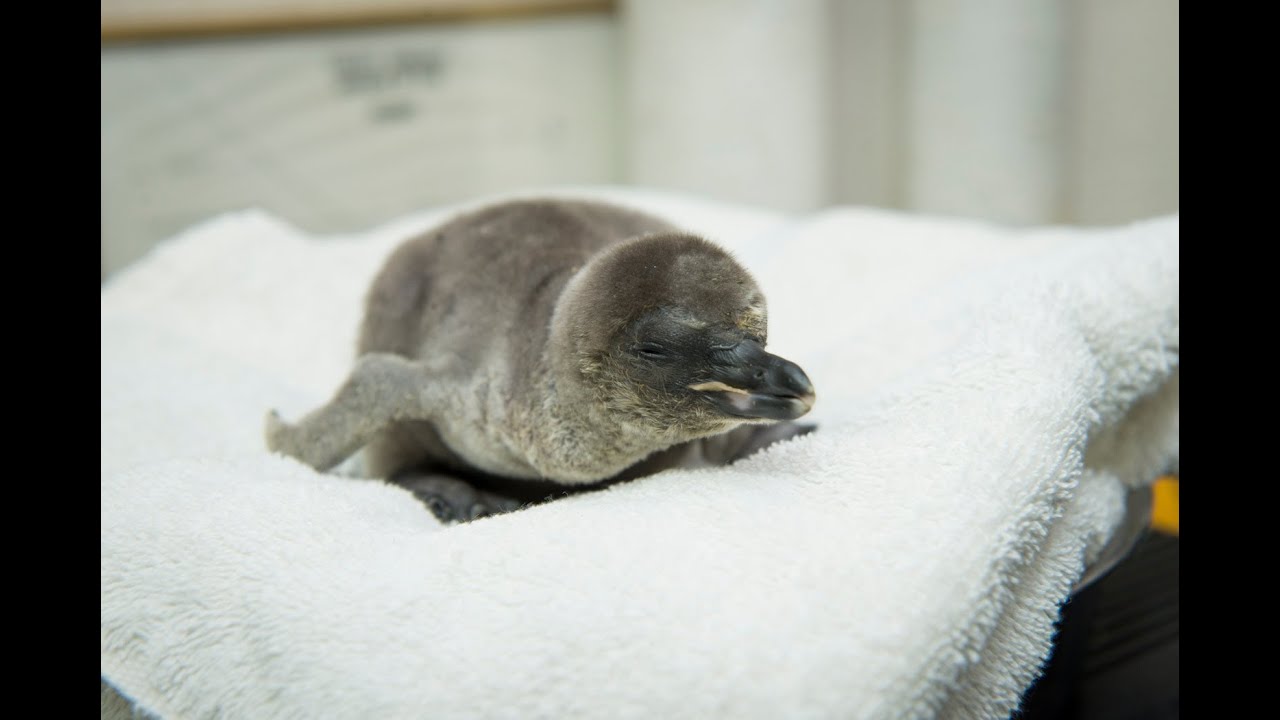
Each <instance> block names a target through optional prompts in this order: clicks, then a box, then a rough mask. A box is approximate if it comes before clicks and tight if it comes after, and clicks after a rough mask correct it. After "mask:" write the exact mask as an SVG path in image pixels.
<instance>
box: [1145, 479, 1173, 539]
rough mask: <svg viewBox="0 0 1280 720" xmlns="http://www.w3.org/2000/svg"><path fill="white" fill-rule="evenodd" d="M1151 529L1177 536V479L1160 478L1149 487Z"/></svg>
mask: <svg viewBox="0 0 1280 720" xmlns="http://www.w3.org/2000/svg"><path fill="white" fill-rule="evenodd" d="M1151 527H1152V529H1154V530H1159V531H1160V532H1163V533H1168V534H1170V535H1177V534H1178V478H1176V477H1172V476H1166V477H1162V478H1160V479H1158V480H1156V481H1155V484H1154V485H1152V486H1151Z"/></svg>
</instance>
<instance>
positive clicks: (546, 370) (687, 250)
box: [267, 200, 814, 514]
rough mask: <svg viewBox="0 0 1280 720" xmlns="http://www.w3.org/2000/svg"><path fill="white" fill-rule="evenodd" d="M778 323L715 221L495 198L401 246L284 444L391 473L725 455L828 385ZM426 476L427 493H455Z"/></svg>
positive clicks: (756, 442)
mask: <svg viewBox="0 0 1280 720" xmlns="http://www.w3.org/2000/svg"><path fill="white" fill-rule="evenodd" d="M765 332H766V312H765V301H764V297H763V295H762V294H761V293H760V290H759V288H757V286H756V284H755V281H754V280H753V279H752V278H751V276H750V275H749V274H748V273H747V272H746V271H745V270H744V269H743V268H742V267H741V266H740V265H739V264H738V263H737V262H736V261H734V259H733V258H732V257H731V256H730V255H729V254H728V253H726V252H725V251H724V250H722V249H721V248H719V247H718V246H716V245H715V244H713V243H711V242H709V241H707V240H704V239H702V238H699V237H696V236H694V235H690V234H688V233H685V232H682V231H681V230H679V229H678V228H676V227H673V226H672V225H670V224H669V223H667V222H665V221H663V220H660V219H658V218H655V217H650V216H648V215H645V214H642V213H639V212H635V211H632V210H627V209H624V208H619V207H614V206H611V205H606V204H603V203H595V202H584V201H561V200H539V201H516V202H506V203H502V204H497V205H493V206H490V207H486V208H483V209H480V210H477V211H474V212H470V213H467V214H464V215H462V216H460V217H457V218H455V219H454V220H452V221H450V222H448V223H446V224H444V225H443V226H440V227H438V228H436V229H434V230H431V231H429V232H427V233H425V234H423V235H420V236H418V237H415V238H413V239H410V240H409V241H408V242H406V243H404V244H403V245H402V246H401V247H400V248H399V249H397V250H396V251H395V252H394V253H393V254H392V255H391V257H390V258H389V260H388V261H387V263H386V265H385V266H384V267H383V269H382V271H381V272H380V273H379V275H378V276H377V278H376V279H375V280H374V283H373V286H372V288H371V289H370V292H369V294H368V297H367V302H366V312H365V319H364V324H363V327H362V328H361V333H360V340H359V353H358V359H357V361H356V365H355V368H354V370H353V371H352V373H351V375H350V377H349V378H348V379H347V381H346V382H345V383H344V384H343V386H342V387H341V388H339V390H338V392H337V394H336V395H335V396H334V398H333V399H332V400H331V401H330V402H329V403H328V404H327V405H325V406H323V407H321V408H319V409H317V410H315V411H313V412H311V413H309V414H308V415H307V416H305V417H304V418H302V419H301V420H299V421H298V422H297V423H296V424H292V425H291V424H288V423H286V422H284V421H282V420H281V419H280V418H279V416H278V415H276V413H274V412H272V413H270V414H269V415H268V419H267V444H268V446H269V447H270V448H271V449H273V450H278V451H281V452H284V453H286V454H289V455H291V456H293V457H296V458H298V459H300V460H302V461H304V462H306V463H308V464H310V465H311V466H313V467H315V468H317V469H320V470H326V469H329V468H331V467H333V466H335V465H337V464H338V463H340V462H341V461H342V460H344V459H345V458H346V457H348V456H349V455H351V454H352V453H354V452H356V451H357V450H359V449H360V448H361V447H364V449H365V469H366V471H367V472H368V473H369V474H371V475H373V476H375V477H384V478H389V477H396V476H398V477H401V478H403V477H406V475H405V473H406V472H410V471H414V470H415V469H420V468H424V467H426V468H431V469H433V470H442V471H445V472H453V473H457V474H463V475H476V474H479V475H483V476H491V477H496V478H504V479H507V480H515V481H525V482H529V483H537V482H546V481H549V482H551V483H554V484H558V485H585V484H591V483H597V482H600V481H605V480H609V479H616V478H622V477H631V476H635V475H638V474H645V473H647V472H653V471H656V470H659V469H662V467H666V466H670V465H672V464H684V465H687V464H690V463H715V462H724V461H727V460H729V459H733V458H734V457H739V456H741V455H743V454H745V452H749V451H750V450H754V449H756V448H757V447H759V446H760V445H762V444H764V443H766V442H768V441H771V440H773V439H777V438H778V437H786V436H788V435H790V434H794V431H793V430H792V431H787V430H779V429H777V428H771V429H768V430H767V432H762V431H761V429H760V428H759V427H758V426H759V425H760V424H762V423H777V422H778V421H787V420H791V419H794V418H796V417H799V416H800V415H803V414H804V413H805V412H807V411H808V410H809V408H810V407H811V406H812V404H813V398H814V394H813V387H812V385H811V384H810V382H809V380H808V378H807V377H806V376H805V374H804V372H803V371H801V370H800V368H799V367H797V366H796V365H794V364H793V363H790V362H788V361H786V360H783V359H782V358H779V357H777V356H774V355H770V354H769V353H767V352H765V351H764V344H765V340H766V336H765ZM752 425H754V426H757V430H756V431H755V432H738V433H731V434H728V435H726V433H730V431H733V430H734V429H735V428H739V427H743V426H752ZM702 439H709V440H708V441H707V442H698V441H700V440H702ZM423 477H428V476H417V479H416V480H411V481H409V482H407V483H406V484H407V485H410V486H414V485H415V484H416V487H417V488H418V489H420V490H422V492H421V493H420V497H424V499H426V496H429V495H431V494H432V492H433V491H432V490H431V489H430V488H432V487H434V488H436V489H437V490H438V491H439V492H438V493H437V494H443V495H448V494H450V492H453V493H454V494H457V492H454V491H453V490H449V491H447V492H446V490H445V489H442V488H443V487H444V485H447V480H445V481H440V480H435V479H433V480H431V481H430V482H428V481H426V480H423ZM429 477H433V478H434V477H436V476H429ZM423 483H426V484H425V485H424V484H423ZM433 483H434V484H433ZM441 483H443V484H444V485H442V484H441ZM415 492H417V490H415ZM462 494H464V495H465V492H464V493H462ZM481 505H484V504H483V503H482V504H481ZM489 505H493V503H489ZM502 509H507V508H506V507H505V506H503V507H502ZM440 512H441V511H440V510H439V509H437V513H438V514H440ZM464 514H465V513H464Z"/></svg>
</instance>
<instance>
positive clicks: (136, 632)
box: [102, 189, 1178, 718]
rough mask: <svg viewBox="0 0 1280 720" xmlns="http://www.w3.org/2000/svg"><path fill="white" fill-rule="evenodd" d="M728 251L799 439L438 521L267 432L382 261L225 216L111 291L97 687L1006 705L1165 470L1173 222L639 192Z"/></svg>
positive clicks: (840, 706) (646, 702)
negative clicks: (802, 430)
mask: <svg viewBox="0 0 1280 720" xmlns="http://www.w3.org/2000/svg"><path fill="white" fill-rule="evenodd" d="M574 194H576V195H579V196H586V195H590V196H592V197H600V198H604V199H609V200H613V201H615V202H620V203H625V204H630V205H633V206H637V207H640V208H643V209H646V210H649V211H651V212H656V213H660V214H663V215H665V216H667V217H670V218H672V219H673V220H675V221H676V222H678V223H681V224H683V225H684V226H686V227H688V228H690V229H691V230H694V231H697V232H701V233H704V234H705V235H707V236H708V237H710V238H712V239H714V240H716V241H717V242H719V243H721V244H722V245H724V246H725V247H727V248H729V249H731V250H732V251H734V252H735V254H736V255H737V257H738V258H739V259H740V260H741V261H742V262H743V263H744V265H745V266H746V267H748V268H749V269H750V270H751V271H752V272H753V273H754V274H755V275H756V277H757V279H758V280H759V282H760V285H761V287H762V288H763V290H764V292H765V295H766V297H767V298H768V299H769V305H770V345H769V346H770V350H771V351H773V352H777V353H779V354H781V355H783V356H784V357H787V358H789V359H792V360H794V361H796V362H797V363H798V364H800V365H801V366H802V367H804V368H805V370H806V371H807V372H808V373H809V376H810V377H811V378H812V379H813V382H814V384H815V386H816V387H817V391H818V403H817V406H816V407H815V409H814V412H813V413H812V415H811V418H810V419H812V420H813V421H814V422H816V423H817V424H818V425H819V430H818V432H816V433H812V434H809V435H806V436H803V437H800V438H796V439H794V440H789V441H786V442H783V443H780V444H778V445H775V446H772V447H770V448H768V449H767V450H765V451H763V452H761V453H759V454H757V455H754V456H752V457H750V458H748V459H746V460H744V461H741V462H739V463H737V464H735V465H732V466H730V467H723V468H711V469H700V470H675V471H669V472H666V473H662V474H660V475H656V476H651V477H648V478H642V479H640V480H638V481H635V482H631V483H626V484H622V485H619V486H615V487H613V488H610V489H608V490H605V491H601V492H597V493H589V494H584V495H579V496H574V497H570V498H566V499H563V500H558V501H556V502H552V503H549V504H546V505H542V506H538V507H534V508H530V509H527V510H523V511H520V512H516V513H512V514H508V515H502V516H497V517H492V518H486V519H482V520H479V521H476V522H473V523H469V524H465V525H458V526H453V527H443V526H441V525H440V524H439V523H437V522H436V521H435V519H434V518H433V517H432V516H431V515H430V513H429V512H427V511H426V510H425V509H424V508H423V507H422V506H421V505H420V504H419V503H418V501H417V500H416V499H414V498H413V497H412V496H411V495H410V494H409V493H408V492H406V491H404V490H402V489H399V488H396V487H393V486H389V485H386V484H384V483H382V482H379V481H376V480H367V479H354V478H348V477H338V476H333V475H321V474H318V473H316V472H314V471H313V470H311V469H310V468H308V467H305V466H303V465H301V464H298V463H296V462H294V461H292V460H290V459H287V458H284V457H280V456H274V455H271V454H269V453H267V451H266V450H265V449H264V447H263V442H262V437H261V432H262V419H263V414H264V412H265V411H266V410H267V409H268V408H270V407H276V408H279V409H280V410H281V411H282V413H283V414H284V415H285V416H288V417H292V416H297V415H299V414H301V413H303V412H305V411H307V410H309V409H311V408H312V407H315V406H316V405H318V404H320V403H323V402H324V401H326V400H327V399H328V398H329V396H330V395H331V393H332V392H333V390H334V389H335V388H336V387H337V385H338V384H339V383H340V382H341V380H342V379H343V377H344V376H345V374H346V373H347V371H348V370H349V368H350V365H351V362H352V354H353V348H354V344H355V335H356V330H357V328H358V325H359V320H360V310H361V300H362V296H363V293H364V291H365V289H366V288H367V287H368V284H369V282H370V280H371V278H372V276H373V274H374V273H375V272H376V270H377V269H378V267H379V265H380V264H381V262H382V261H383V260H384V259H385V257H386V255H387V254H388V253H389V252H390V250H391V249H392V248H393V247H394V246H395V245H396V244H397V243H399V242H400V241H401V240H403V239H404V238H405V237H406V236H407V235H408V234H410V233H412V232H415V231H417V230H420V229H422V228H425V227H427V226H429V225H431V224H434V223H436V222H439V221H441V220H442V219H444V218H445V217H447V216H448V215H449V214H451V212H453V211H455V210H456V208H449V209H439V210H434V211H431V212H426V213H422V214H419V215H415V216H413V217H409V218H404V219H402V220H399V221H397V222H394V223H391V224H389V225H387V226H384V227H381V228H378V229H375V230H372V231H370V232H368V233H362V234H357V235H351V236H343V237H331V238H312V237H308V236H307V235H306V234H305V233H303V232H301V231H299V230H297V229H294V228H292V227H290V226H288V225H287V224H285V223H283V222H281V221H279V220H276V219H274V218H272V217H270V216H268V215H266V214H264V213H261V212H243V213H238V214H232V215H227V216H223V217H219V218H216V219H214V220H212V221H210V222H208V223H205V224H203V225H201V226H199V227H196V228H193V229H192V230H190V231H188V232H186V233H184V234H183V235H181V236H179V237H177V238H175V239H173V240H172V241H170V242H168V243H166V244H164V245H163V246H161V247H160V248H158V249H157V250H155V251H154V252H153V253H152V254H151V255H149V256H148V257H147V258H145V259H144V260H143V261H142V262H140V263H139V264H137V265H135V266H134V267H133V268H131V269H129V270H127V271H126V272H124V273H122V274H120V275H118V276H116V277H114V278H112V279H111V280H110V281H108V283H107V284H106V285H105V286H104V288H103V291H102V675H103V677H104V678H105V679H106V680H107V681H108V682H110V683H111V684H112V685H113V686H115V687H116V688H118V689H119V690H120V691H121V692H122V693H123V694H124V695H126V696H127V697H129V698H130V699H131V700H133V701H134V702H135V703H136V704H137V706H138V707H140V708H142V709H145V710H148V711H150V712H153V713H155V714H158V715H160V716H162V717H165V718H203V717H212V716H215V715H216V716H219V717H230V718H237V717H246V718H276V717H280V718H286V717H287V718H369V717H377V718H421V717H437V718H476V717H486V718H489V717H493V718H534V717H555V718H561V717H590V718H596V717H610V718H653V717H668V718H707V717H735V718H755V717H759V718H776V717H840V718H899V717H901V718H922V717H938V716H941V717H959V718H970V717H972V718H996V717H1006V716H1008V714H1009V713H1010V712H1011V711H1012V710H1013V709H1014V708H1015V707H1016V705H1017V702H1018V700H1019V698H1020V696H1021V694H1022V693H1023V692H1024V691H1025V689H1026V688H1027V686H1028V685H1029V684H1030V683H1031V682H1032V680H1033V679H1034V677H1035V676H1036V674H1037V671H1038V668H1039V667H1040V665H1041V663H1042V662H1043V661H1044V660H1045V658H1046V657H1047V655H1048V653H1049V649H1050V647H1051V641H1052V636H1053V623H1054V621H1055V619H1056V618H1057V615H1058V607H1059V606H1060V604H1061V603H1062V602H1063V601H1064V600H1065V599H1066V598H1067V597H1068V594H1069V593H1070V591H1071V588H1072V585H1073V583H1075V582H1076V581H1077V580H1078V579H1079V578H1080V577H1081V575H1082V573H1083V572H1084V569H1085V567H1086V566H1087V565H1088V564H1089V563H1090V562H1091V561H1092V560H1093V559H1095V558H1096V557H1097V555H1098V553H1099V551H1100V549H1101V548H1102V547H1103V545H1104V544H1105V543H1106V542H1107V540H1108V538H1110V537H1111V535H1112V533H1113V532H1114V530H1115V528H1116V526H1117V524H1118V523H1119V522H1120V519H1121V517H1122V515H1123V513H1124V496H1125V493H1126V491H1127V489H1129V488H1134V487H1138V486H1141V485H1142V484H1144V483H1148V482H1150V481H1151V480H1153V479H1154V478H1155V477H1156V476H1157V475H1159V474H1160V473H1162V472H1167V471H1170V470H1172V469H1176V466H1177V461H1178V371H1177V366H1178V219H1177V218H1176V217H1169V218H1161V219H1155V220H1151V221H1147V222H1142V223H1137V224H1134V225H1131V226H1128V227H1119V228H1107V229H1083V228H1065V227H1063V228H1035V229H1020V230H1014V229H1008V228H997V227H992V226H988V225H985V224H982V223H977V222H971V221H961V220H956V219H944V218H926V217H916V216H910V215H905V214H900V213H894V212H888V211H879V210H870V209H859V208H839V209H833V210H829V211H824V212H819V213H815V214H811V215H806V216H783V215H779V214H775V213H771V212H764V211H760V210H755V209H750V208H741V207H733V206H725V205H719V204H714V203H709V202H703V201H700V200H697V199H691V198H684V197H673V196H667V195H662V194H657V193H648V192H641V191H635V190H621V189H595V190H591V191H587V190H582V191H581V192H576V193H574Z"/></svg>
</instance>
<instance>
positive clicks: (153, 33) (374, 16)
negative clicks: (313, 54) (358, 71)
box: [102, 0, 617, 45]
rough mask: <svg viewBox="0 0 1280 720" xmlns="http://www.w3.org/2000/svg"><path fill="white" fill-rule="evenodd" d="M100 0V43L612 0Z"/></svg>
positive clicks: (550, 8) (569, 8)
mask: <svg viewBox="0 0 1280 720" xmlns="http://www.w3.org/2000/svg"><path fill="white" fill-rule="evenodd" d="M128 5H129V4H128V3H111V2H103V4H102V44H103V45H108V44H112V43H126V42H138V41H146V40H166V39H172V38H190V37H208V36H220V35H245V34H261V33H284V32H300V31H307V30H331V29H342V28H357V27H374V26H385V25H402V24H407V23H444V22H470V21H479V20H505V19H511V18H526V17H542V16H549V15H562V14H568V13H610V12H613V11H614V10H615V9H616V5H617V3H616V0H382V1H381V2H367V3H358V4H356V3H325V2H315V1H312V2H296V3H294V4H293V6H292V7H290V6H288V4H287V3H286V4H285V6H283V7H282V6H280V5H279V4H277V5H276V6H275V7H258V6H250V7H222V8H218V7H210V6H208V5H195V6H186V5H184V4H181V3H176V4H174V5H165V6H163V7H149V6H147V4H146V3H143V6H142V7H132V8H131V7H128Z"/></svg>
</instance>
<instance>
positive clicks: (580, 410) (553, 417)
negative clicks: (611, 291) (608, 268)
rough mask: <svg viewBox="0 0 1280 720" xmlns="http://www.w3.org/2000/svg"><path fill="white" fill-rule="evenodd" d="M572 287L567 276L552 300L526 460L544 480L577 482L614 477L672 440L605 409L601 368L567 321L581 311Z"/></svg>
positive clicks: (661, 448) (672, 441)
mask: <svg viewBox="0 0 1280 720" xmlns="http://www.w3.org/2000/svg"><path fill="white" fill-rule="evenodd" d="M575 279H577V278H575ZM573 290H574V288H573V281H572V280H571V281H570V283H569V287H568V288H566V289H565V291H564V293H563V294H562V297H561V302H560V303H557V307H556V311H555V313H554V314H553V318H552V322H551V331H550V334H549V336H548V343H547V346H546V348H545V351H544V355H543V362H542V363H540V366H541V367H542V368H544V369H545V372H546V376H545V377H544V378H542V381H541V382H540V383H539V385H540V386H541V388H542V393H541V395H542V397H541V401H540V402H539V403H538V407H537V408H536V409H534V412H533V414H532V415H531V416H530V420H531V423H530V424H531V425H532V427H533V428H534V432H535V434H536V435H537V440H536V441H535V442H534V443H532V448H531V450H532V451H533V452H535V453H536V455H537V457H532V458H530V461H531V463H530V464H531V465H533V466H534V467H535V468H536V469H537V470H538V472H539V473H540V474H541V475H543V476H544V477H545V478H546V479H549V480H554V481H557V482H561V483H575V484H576V483H591V482H596V481H598V480H604V479H607V478H610V477H613V476H614V475H617V474H618V473H620V472H622V471H623V470H625V469H627V468H628V467H630V466H632V465H634V464H636V463H637V462H640V461H641V460H643V459H644V458H646V457H648V456H649V455H652V454H653V453H655V452H657V451H659V450H663V449H665V448H667V447H669V446H670V445H673V444H675V442H676V441H675V440H671V441H670V442H668V441H666V439H664V438H659V437H655V436H654V434H653V433H652V432H649V431H646V430H644V429H643V428H640V427H638V426H635V425H633V424H632V423H628V422H625V421H623V420H622V419H620V418H619V417H618V415H617V414H616V413H615V412H613V411H611V410H610V408H609V407H608V404H607V402H606V398H604V397H603V396H602V392H603V388H602V384H601V383H600V382H599V381H598V380H595V379H594V378H595V377H596V376H598V375H599V373H600V372H601V368H599V367H595V366H594V364H593V363H594V360H592V359H591V355H590V354H589V353H584V352H582V349H581V337H580V334H579V333H578V332H575V327H580V325H577V324H576V323H573V322H571V321H570V315H571V314H572V313H574V312H575V311H578V312H581V311H585V310H586V308H581V307H579V308H575V307H574V306H573V305H572V304H571V301H572V299H573V298H574V293H573ZM566 301H569V302H566Z"/></svg>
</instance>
